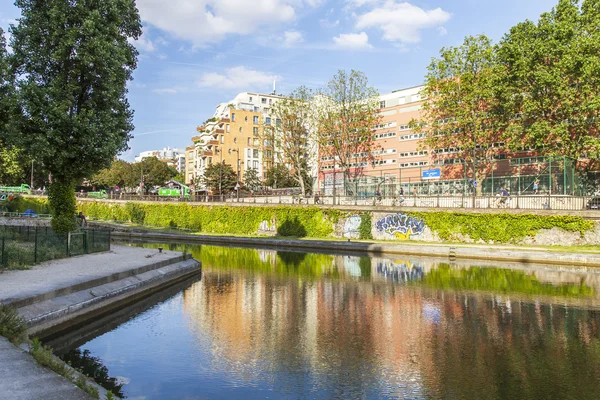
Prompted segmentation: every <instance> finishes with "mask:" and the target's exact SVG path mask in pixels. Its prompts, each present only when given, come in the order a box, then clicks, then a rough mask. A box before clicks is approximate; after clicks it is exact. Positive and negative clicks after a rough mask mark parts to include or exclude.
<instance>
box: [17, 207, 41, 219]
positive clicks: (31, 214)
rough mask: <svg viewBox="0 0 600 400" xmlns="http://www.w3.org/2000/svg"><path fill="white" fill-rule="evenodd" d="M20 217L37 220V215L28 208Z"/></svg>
mask: <svg viewBox="0 0 600 400" xmlns="http://www.w3.org/2000/svg"><path fill="white" fill-rule="evenodd" d="M21 216H23V217H29V218H38V217H39V215H38V214H37V213H36V212H35V211H33V210H32V209H30V208H28V209H27V210H25V212H24V213H23V214H21Z"/></svg>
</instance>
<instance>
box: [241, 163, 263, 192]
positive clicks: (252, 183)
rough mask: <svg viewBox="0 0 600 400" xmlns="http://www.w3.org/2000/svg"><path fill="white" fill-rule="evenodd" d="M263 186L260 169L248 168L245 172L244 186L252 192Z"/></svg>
mask: <svg viewBox="0 0 600 400" xmlns="http://www.w3.org/2000/svg"><path fill="white" fill-rule="evenodd" d="M261 186H262V181H261V179H260V176H258V170H257V169H255V168H250V169H247V170H246V171H245V172H244V188H246V190H249V191H251V192H256V191H257V190H259V189H260V187H261Z"/></svg>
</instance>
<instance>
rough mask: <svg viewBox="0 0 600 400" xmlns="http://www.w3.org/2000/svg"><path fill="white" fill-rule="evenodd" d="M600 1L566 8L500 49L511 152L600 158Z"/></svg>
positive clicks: (516, 31) (567, 3)
mask: <svg viewBox="0 0 600 400" xmlns="http://www.w3.org/2000/svg"><path fill="white" fill-rule="evenodd" d="M599 27H600V0H583V1H579V0H560V1H559V3H558V5H557V6H556V7H555V8H553V9H552V11H551V12H549V13H544V14H542V16H541V17H540V19H539V21H538V22H537V23H534V22H532V21H526V22H523V23H520V24H518V25H516V26H514V27H513V28H512V29H511V30H510V32H509V33H508V34H506V35H505V36H504V38H503V39H502V41H501V42H500V44H499V48H498V60H499V63H500V65H501V67H502V72H503V79H502V80H501V81H500V84H499V85H498V88H499V92H500V99H501V101H500V104H501V105H502V106H503V111H504V113H503V115H504V117H505V118H504V124H505V126H506V132H507V135H506V136H507V139H508V142H509V144H510V145H511V146H512V147H514V148H518V147H521V146H526V147H532V148H535V149H537V150H538V151H541V152H542V153H544V154H547V155H566V156H568V157H571V158H573V159H578V158H580V157H583V156H586V157H589V158H591V159H596V160H597V159H599V158H600V129H599V128H600V29H599Z"/></svg>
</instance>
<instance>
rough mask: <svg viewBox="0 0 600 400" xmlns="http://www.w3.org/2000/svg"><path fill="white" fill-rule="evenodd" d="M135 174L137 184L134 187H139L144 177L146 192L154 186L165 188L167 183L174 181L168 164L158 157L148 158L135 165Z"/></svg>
mask: <svg viewBox="0 0 600 400" xmlns="http://www.w3.org/2000/svg"><path fill="white" fill-rule="evenodd" d="M175 172H177V171H175ZM133 173H134V176H135V178H134V180H135V182H136V184H135V185H134V186H139V184H140V181H141V179H142V178H141V177H142V175H143V176H144V188H145V189H146V190H147V189H150V188H151V187H153V186H163V185H164V184H165V182H167V181H169V180H171V179H173V171H172V170H171V168H170V167H169V166H168V165H167V163H165V162H163V161H160V160H159V159H158V158H156V157H148V158H145V159H144V160H142V161H141V162H138V163H135V164H133ZM132 187H133V186H132Z"/></svg>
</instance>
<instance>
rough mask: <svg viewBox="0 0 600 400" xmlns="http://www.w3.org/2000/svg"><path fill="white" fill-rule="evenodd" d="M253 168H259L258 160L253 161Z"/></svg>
mask: <svg viewBox="0 0 600 400" xmlns="http://www.w3.org/2000/svg"><path fill="white" fill-rule="evenodd" d="M252 168H254V169H258V161H252Z"/></svg>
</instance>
